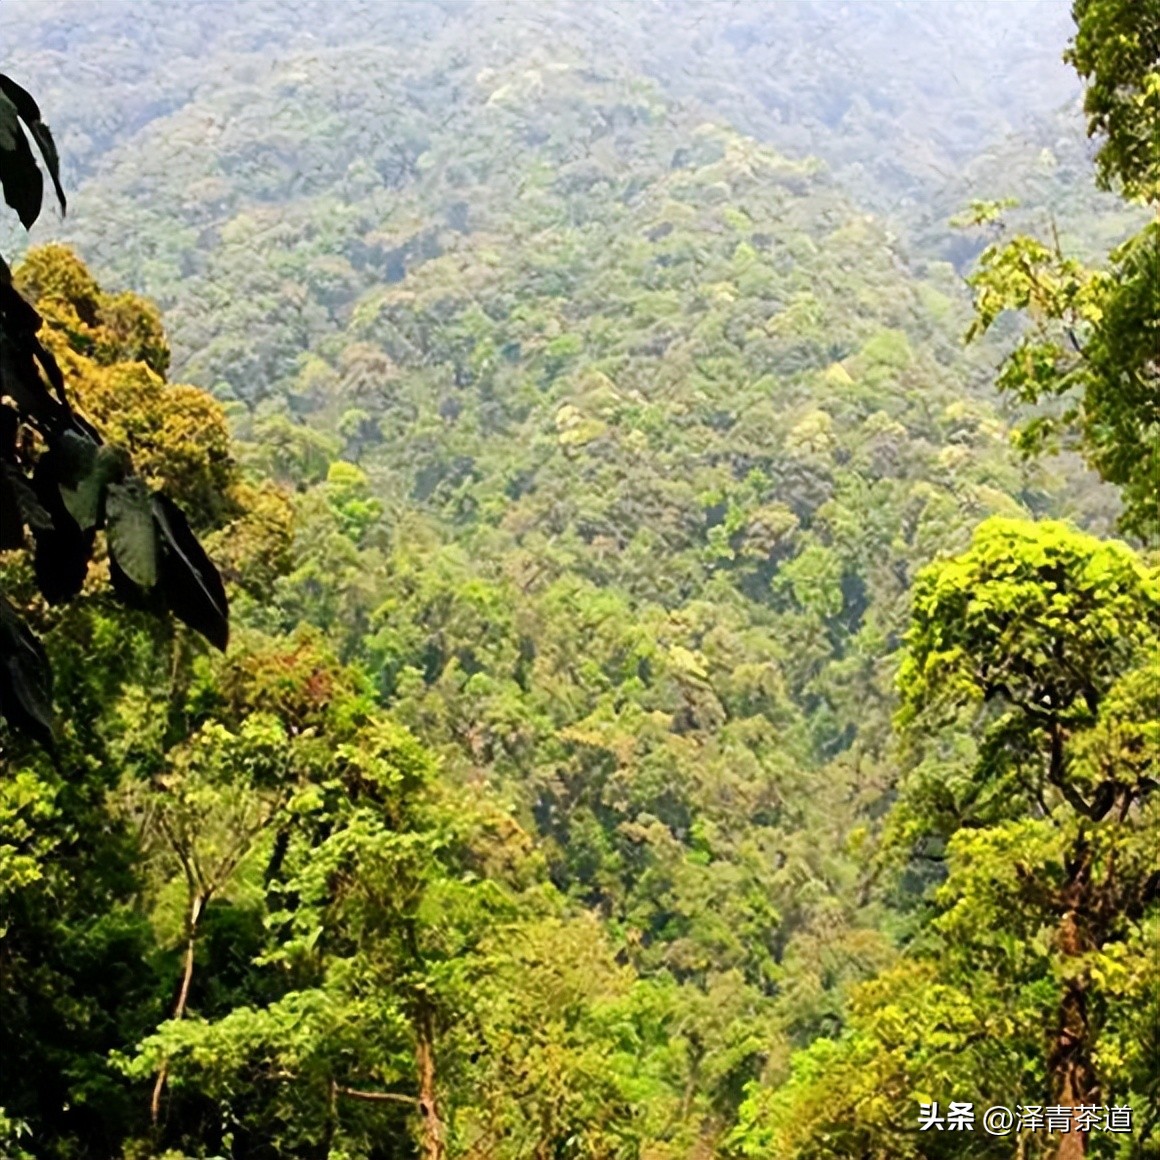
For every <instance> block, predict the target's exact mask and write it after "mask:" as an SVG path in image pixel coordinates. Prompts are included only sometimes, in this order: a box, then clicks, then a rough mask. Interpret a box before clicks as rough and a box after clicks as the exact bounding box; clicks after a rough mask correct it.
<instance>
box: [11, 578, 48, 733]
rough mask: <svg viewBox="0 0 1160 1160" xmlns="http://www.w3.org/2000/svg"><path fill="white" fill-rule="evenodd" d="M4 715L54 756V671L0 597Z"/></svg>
mask: <svg viewBox="0 0 1160 1160" xmlns="http://www.w3.org/2000/svg"><path fill="white" fill-rule="evenodd" d="M0 715H3V716H4V718H5V719H6V720H7V721H8V722H9V724H11V725H12V726H13V727H14V728H15V729H17V730H19V731H20V732H22V733H26V734H27V735H28V736H29V737H31V738H33V739H34V740H35V741H39V742H40V744H41V745H43V746H44V747H45V749H47V750H49V752H52V750H53V742H52V669H51V668H50V667H49V663H48V657H47V656H46V655H45V652H44V649H43V648H42V647H41V645H40V641H38V640H37V639H36V637H35V636H33V635H32V633H31V632H30V631H29V628H28V625H26V624H25V623H24V621H23V620H21V618H20V615H19V614H18V613H17V611H16V609H15V608H13V607H12V605H11V604H9V602H8V600H7V599H6V598H5V596H4V595H3V594H0Z"/></svg>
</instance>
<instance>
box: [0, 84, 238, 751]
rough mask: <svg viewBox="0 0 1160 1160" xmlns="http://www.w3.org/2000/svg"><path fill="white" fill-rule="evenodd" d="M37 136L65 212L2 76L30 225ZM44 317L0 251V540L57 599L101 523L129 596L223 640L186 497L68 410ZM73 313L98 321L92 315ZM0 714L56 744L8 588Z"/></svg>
mask: <svg viewBox="0 0 1160 1160" xmlns="http://www.w3.org/2000/svg"><path fill="white" fill-rule="evenodd" d="M29 138H31V140H32V141H33V142H35V144H36V145H37V147H38V148H39V150H40V155H41V158H42V160H43V164H44V167H45V169H46V170H47V171H48V174H49V176H50V177H51V179H52V183H53V186H54V189H55V190H56V194H57V198H58V200H59V202H60V206H61V209H62V211H63V210H64V208H65V199H64V192H63V190H62V189H61V185H60V173H59V160H58V157H57V153H56V147H55V145H54V143H53V139H52V134H51V132H50V131H49V129H48V126H47V125H45V124H44V122H43V121H42V120H41V116H40V110H39V108H38V107H37V105H36V102H35V101H34V100H33V99H32V97H31V96H30V95H29V94H28V93H27V92H25V90H24V89H22V88H21V87H20V86H19V85H17V84H16V83H15V82H14V81H12V80H11V79H10V78H8V77H6V76H2V75H0V175H2V178H0V180H2V182H3V188H4V197H5V200H6V201H7V202H8V204H9V205H10V206H12V207H13V209H15V210H16V213H17V216H18V217H19V218H20V221H21V223H22V224H23V225H24V227H25V228H28V227H30V226H31V225H32V223H33V222H35V221H36V219H37V218H38V217H39V215H40V210H41V202H42V197H43V192H44V179H43V177H42V175H41V172H40V168H39V166H38V165H37V162H36V159H35V157H34V156H33V153H32V149H31V146H30V144H29ZM74 293H75V296H76V298H77V300H78V302H79V301H85V302H86V303H88V304H89V305H90V306H91V305H92V303H91V302H90V301H89V299H88V298H87V297H86V295H85V293H84V290H83V288H82V289H81V290H80V291H79V292H78V291H77V289H76V288H75V287H74ZM112 313H113V314H114V315H115V313H116V310H115V309H114V310H113V311H112ZM43 321H44V320H43V319H42V317H41V315H40V314H39V313H38V312H37V311H36V310H35V309H33V307H32V306H30V305H29V303H28V302H27V301H26V300H25V299H24V298H23V297H22V296H21V295H20V293H19V291H18V290H17V289H16V286H15V284H14V280H13V276H12V272H11V270H9V268H8V266H7V264H6V263H5V262H4V261H3V259H2V258H0V551H12V550H14V549H22V548H23V547H24V546H25V544H26V542H27V541H26V531H25V529H26V528H27V529H28V531H29V532H31V534H32V537H33V541H34V545H35V546H34V549H33V567H34V572H35V579H36V587H37V589H38V590H39V593H40V595H41V596H42V597H43V598H44V600H45V601H47V602H48V603H49V604H61V603H65V602H67V601H69V600H71V599H73V598H74V597H75V596H77V595H78V594H79V593H80V591H81V588H82V586H83V585H84V582H85V577H86V575H87V573H88V569H89V563H90V561H91V560H92V558H93V553H94V548H95V542H96V533H97V532H98V531H102V530H103V531H104V532H105V542H106V546H107V552H108V563H109V573H110V578H111V580H112V584H113V589H114V591H115V592H116V593H117V595H118V596H120V597H121V599H123V600H124V601H125V602H126V603H128V604H130V605H132V606H136V607H142V608H147V609H149V610H151V611H155V612H163V611H169V612H171V613H173V614H174V615H175V616H177V617H178V618H179V619H180V620H183V621H185V623H187V624H188V625H190V627H192V628H194V629H195V630H196V631H198V632H200V633H201V634H202V635H203V636H205V637H206V638H207V639H208V640H209V641H210V642H211V643H212V644H214V645H216V646H217V647H218V648H222V649H224V648H225V647H226V642H227V640H228V638H229V611H228V601H227V598H226V593H225V588H224V587H223V585H222V581H221V578H220V576H219V575H218V572H217V569H216V568H215V567H214V566H213V564H212V563H211V562H210V560H209V558H208V557H207V556H206V554H205V552H204V550H203V549H202V547H201V545H200V544H199V543H198V541H197V538H196V536H195V535H194V534H193V532H192V531H191V530H190V527H189V523H188V521H187V519H186V517H185V514H184V512H183V511H182V510H181V508H180V507H178V505H177V504H176V503H174V502H173V500H172V499H170V498H169V497H168V496H167V495H166V494H164V493H163V492H159V491H154V490H152V489H151V488H150V487H149V486H148V485H147V484H146V483H145V481H144V480H143V479H142V478H141V476H140V475H138V474H137V473H136V472H135V471H134V469H133V465H132V461H131V460H130V458H129V456H128V454H127V453H126V452H125V450H124V448H121V447H116V446H110V445H108V444H106V443H105V441H104V439H103V438H102V436H101V435H100V433H99V432H98V430H97V428H96V427H95V426H94V425H93V424H92V423H91V422H90V421H89V420H88V419H86V418H85V417H84V416H83V415H82V414H81V413H80V412H79V411H77V410H75V409H74V407H73V406H72V404H71V403H70V401H69V398H68V396H67V394H66V392H65V383H64V376H63V374H62V372H61V368H60V366H59V364H58V362H57V359H56V357H55V356H54V354H53V353H52V351H51V350H50V349H49V347H48V345H46V343H45V342H44V341H42V339H41V336H40V333H41V330H42V326H43ZM79 321H80V322H81V323H82V324H85V325H88V326H92V325H93V324H95V323H96V322H97V319H96V318H95V317H94V316H92V315H90V316H89V317H87V318H80V319H79ZM114 321H115V320H114ZM113 329H114V330H115V329H116V327H115V325H114V327H113ZM158 330H159V328H158ZM138 340H139V341H138V343H137V344H136V346H137V349H135V350H134V351H133V354H134V356H135V357H137V358H140V359H141V361H142V362H143V363H144V367H143V368H142V374H143V375H145V376H146V377H148V375H149V374H151V373H152V374H153V375H154V376H156V370H155V369H154V368H155V367H156V352H155V351H154V358H153V359H152V361H153V363H154V368H151V367H150V366H149V364H150V361H151V360H150V352H149V344H148V333H147V332H146V333H145V334H143V335H139V336H138ZM141 340H144V341H141ZM162 369H163V368H162ZM0 716H3V717H4V718H5V719H6V720H7V721H8V722H9V724H10V725H12V726H13V727H14V728H16V729H18V730H20V731H22V732H25V733H27V734H28V735H29V736H31V737H33V738H34V739H36V740H37V741H39V742H40V743H41V744H42V745H44V746H46V747H47V748H49V749H51V748H52V747H53V730H52V674H51V670H50V667H49V663H48V658H47V656H46V654H45V652H44V649H43V647H42V646H41V643H40V641H39V640H38V639H37V637H36V636H35V635H34V634H33V632H32V631H31V629H30V628H29V627H28V625H27V624H26V623H25V621H24V619H23V618H22V617H21V615H20V613H19V612H18V611H17V609H16V607H15V606H14V605H13V604H12V603H11V602H10V601H9V600H8V598H7V597H6V596H5V595H4V594H3V593H2V592H0Z"/></svg>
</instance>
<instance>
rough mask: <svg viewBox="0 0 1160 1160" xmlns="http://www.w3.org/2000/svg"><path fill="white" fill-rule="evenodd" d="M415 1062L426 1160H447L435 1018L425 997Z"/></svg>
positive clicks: (421, 1003) (420, 1008)
mask: <svg viewBox="0 0 1160 1160" xmlns="http://www.w3.org/2000/svg"><path fill="white" fill-rule="evenodd" d="M415 1065H416V1067H417V1069H418V1072H419V1113H420V1115H422V1117H423V1160H444V1157H445V1155H446V1133H445V1132H444V1128H443V1120H442V1118H441V1116H440V1115H439V1099H438V1096H437V1094H436V1091H435V1021H434V1019H433V1018H432V1014H431V1007H430V1005H429V1004H428V1003H427V1000H426V998H425V997H423V996H420V997H419V1000H418V1004H417V1010H416V1012H415Z"/></svg>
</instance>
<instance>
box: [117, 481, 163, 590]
mask: <svg viewBox="0 0 1160 1160" xmlns="http://www.w3.org/2000/svg"><path fill="white" fill-rule="evenodd" d="M105 519H106V535H107V536H108V540H109V554H110V555H111V556H112V558H113V560H114V561H115V562H116V564H117V567H118V568H120V569H121V571H122V572H123V573H124V574H125V576H126V577H127V579H129V580H130V581H131V582H132V583H133V584H134V585H136V587H137V588H139V589H141V590H142V591H143V592H149V591H150V590H151V589H153V588H154V586H155V585H156V584H157V576H158V552H157V529H156V528H155V527H154V524H153V504H152V496H151V495H150V494H149V489H148V488H147V487H146V486H145V484H144V482H143V481H142V480H141V479H140V478H139V477H138V476H135V475H134V476H130V477H129V478H128V479H126V480H125V481H124V482H123V483H113V484H110V485H109V488H108V492H107V494H106V498H105Z"/></svg>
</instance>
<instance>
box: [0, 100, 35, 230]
mask: <svg viewBox="0 0 1160 1160" xmlns="http://www.w3.org/2000/svg"><path fill="white" fill-rule="evenodd" d="M0 184H2V185H3V187H4V200H5V201H6V202H7V203H8V204H9V205H10V206H11V207H12V208H13V209H14V210H15V211H16V215H17V217H19V218H20V222H21V224H22V225H23V226H24V228H25V229H28V228H29V227H31V225H32V223H33V222H35V221H36V219H37V218H38V217H39V216H40V204H41V201H42V200H43V198H44V178H43V177H42V176H41V173H40V167H39V166H38V165H37V164H36V158H35V157H33V155H32V149H31V148H30V147H29V144H28V138H27V137H25V135H24V131H23V129H21V128H20V118H19V116H18V114H17V111H16V106H15V105H14V104H13V103H12V101H11V100H10V99H9V98H8V97H7V96H6V95H5V94H4V93H3V92H0Z"/></svg>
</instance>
